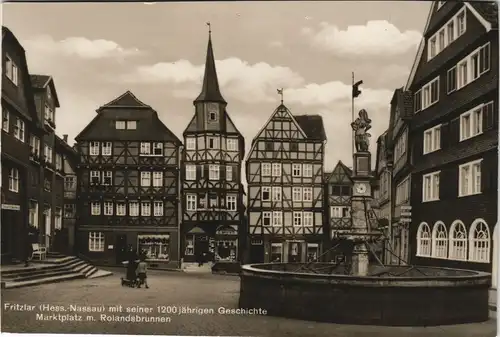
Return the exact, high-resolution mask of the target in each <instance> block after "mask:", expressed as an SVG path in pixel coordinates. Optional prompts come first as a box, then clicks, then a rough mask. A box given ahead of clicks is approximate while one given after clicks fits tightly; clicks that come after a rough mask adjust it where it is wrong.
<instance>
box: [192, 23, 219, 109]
mask: <svg viewBox="0 0 500 337" xmlns="http://www.w3.org/2000/svg"><path fill="white" fill-rule="evenodd" d="M207 26H208V46H207V59H206V61H205V74H204V76H203V85H202V88H201V93H200V95H199V96H198V97H197V98H196V99H195V101H194V103H198V102H220V103H224V104H227V102H226V101H225V100H224V98H223V97H222V94H221V93H220V89H219V81H218V79H217V70H216V69H215V58H214V51H213V49H212V29H211V26H210V22H207Z"/></svg>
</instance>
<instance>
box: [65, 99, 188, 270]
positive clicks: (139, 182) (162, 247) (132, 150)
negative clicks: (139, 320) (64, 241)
mask: <svg viewBox="0 0 500 337" xmlns="http://www.w3.org/2000/svg"><path fill="white" fill-rule="evenodd" d="M75 139H76V141H77V144H76V148H77V151H78V153H79V154H80V158H81V161H80V164H79V166H78V168H77V170H76V173H77V184H78V186H77V210H76V212H77V215H78V217H77V220H76V227H77V232H76V240H75V241H76V245H77V251H78V253H79V254H81V255H83V256H85V257H87V258H88V259H91V260H93V261H95V262H99V263H101V264H108V265H120V264H121V262H122V261H124V260H126V259H127V254H126V251H127V248H128V246H129V245H131V246H132V247H133V248H135V249H136V250H137V251H139V252H141V251H142V252H144V253H145V254H146V256H147V261H148V262H149V264H150V265H151V266H164V267H174V268H175V267H178V266H179V254H178V251H179V250H178V247H179V245H178V227H179V221H178V219H179V218H178V216H179V202H178V200H179V192H180V191H179V165H180V148H181V145H182V144H181V141H180V140H179V139H178V138H177V137H176V136H175V135H174V134H173V133H172V132H171V131H170V130H169V129H168V128H167V126H165V124H163V123H162V121H161V120H160V119H159V117H158V113H157V112H156V111H155V110H153V108H152V107H150V106H149V105H146V104H144V103H143V102H141V101H140V100H138V99H137V98H136V97H135V96H134V95H133V94H132V93H131V92H130V91H127V92H125V93H124V94H123V95H121V96H119V97H118V98H116V99H115V100H113V101H111V102H109V103H107V104H105V105H103V106H101V107H100V108H99V109H98V110H97V116H96V117H95V118H94V119H93V120H92V121H91V122H90V123H89V124H88V125H87V126H86V127H85V128H84V129H83V130H82V132H81V133H80V134H79V135H78V136H77V137H76V138H75Z"/></svg>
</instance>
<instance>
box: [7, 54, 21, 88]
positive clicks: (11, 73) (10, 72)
mask: <svg viewBox="0 0 500 337" xmlns="http://www.w3.org/2000/svg"><path fill="white" fill-rule="evenodd" d="M5 59H6V61H5V75H6V76H7V78H8V79H9V80H11V82H12V83H14V84H15V85H16V86H17V85H18V84H19V68H17V65H16V64H15V63H14V62H13V61H12V59H11V58H10V56H9V55H7V56H6V57H5Z"/></svg>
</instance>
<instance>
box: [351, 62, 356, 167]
mask: <svg viewBox="0 0 500 337" xmlns="http://www.w3.org/2000/svg"><path fill="white" fill-rule="evenodd" d="M351 88H354V71H353V72H352V86H351ZM351 123H354V93H351ZM351 133H352V136H351V138H352V144H351V149H352V155H353V159H352V160H354V148H355V145H354V143H355V142H354V130H352V131H351ZM352 164H353V165H354V162H353V163H352ZM353 167H354V166H353Z"/></svg>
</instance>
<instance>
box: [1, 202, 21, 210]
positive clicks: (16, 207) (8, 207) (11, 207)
mask: <svg viewBox="0 0 500 337" xmlns="http://www.w3.org/2000/svg"><path fill="white" fill-rule="evenodd" d="M2 209H5V210H8V211H20V210H21V206H20V205H12V204H2Z"/></svg>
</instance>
